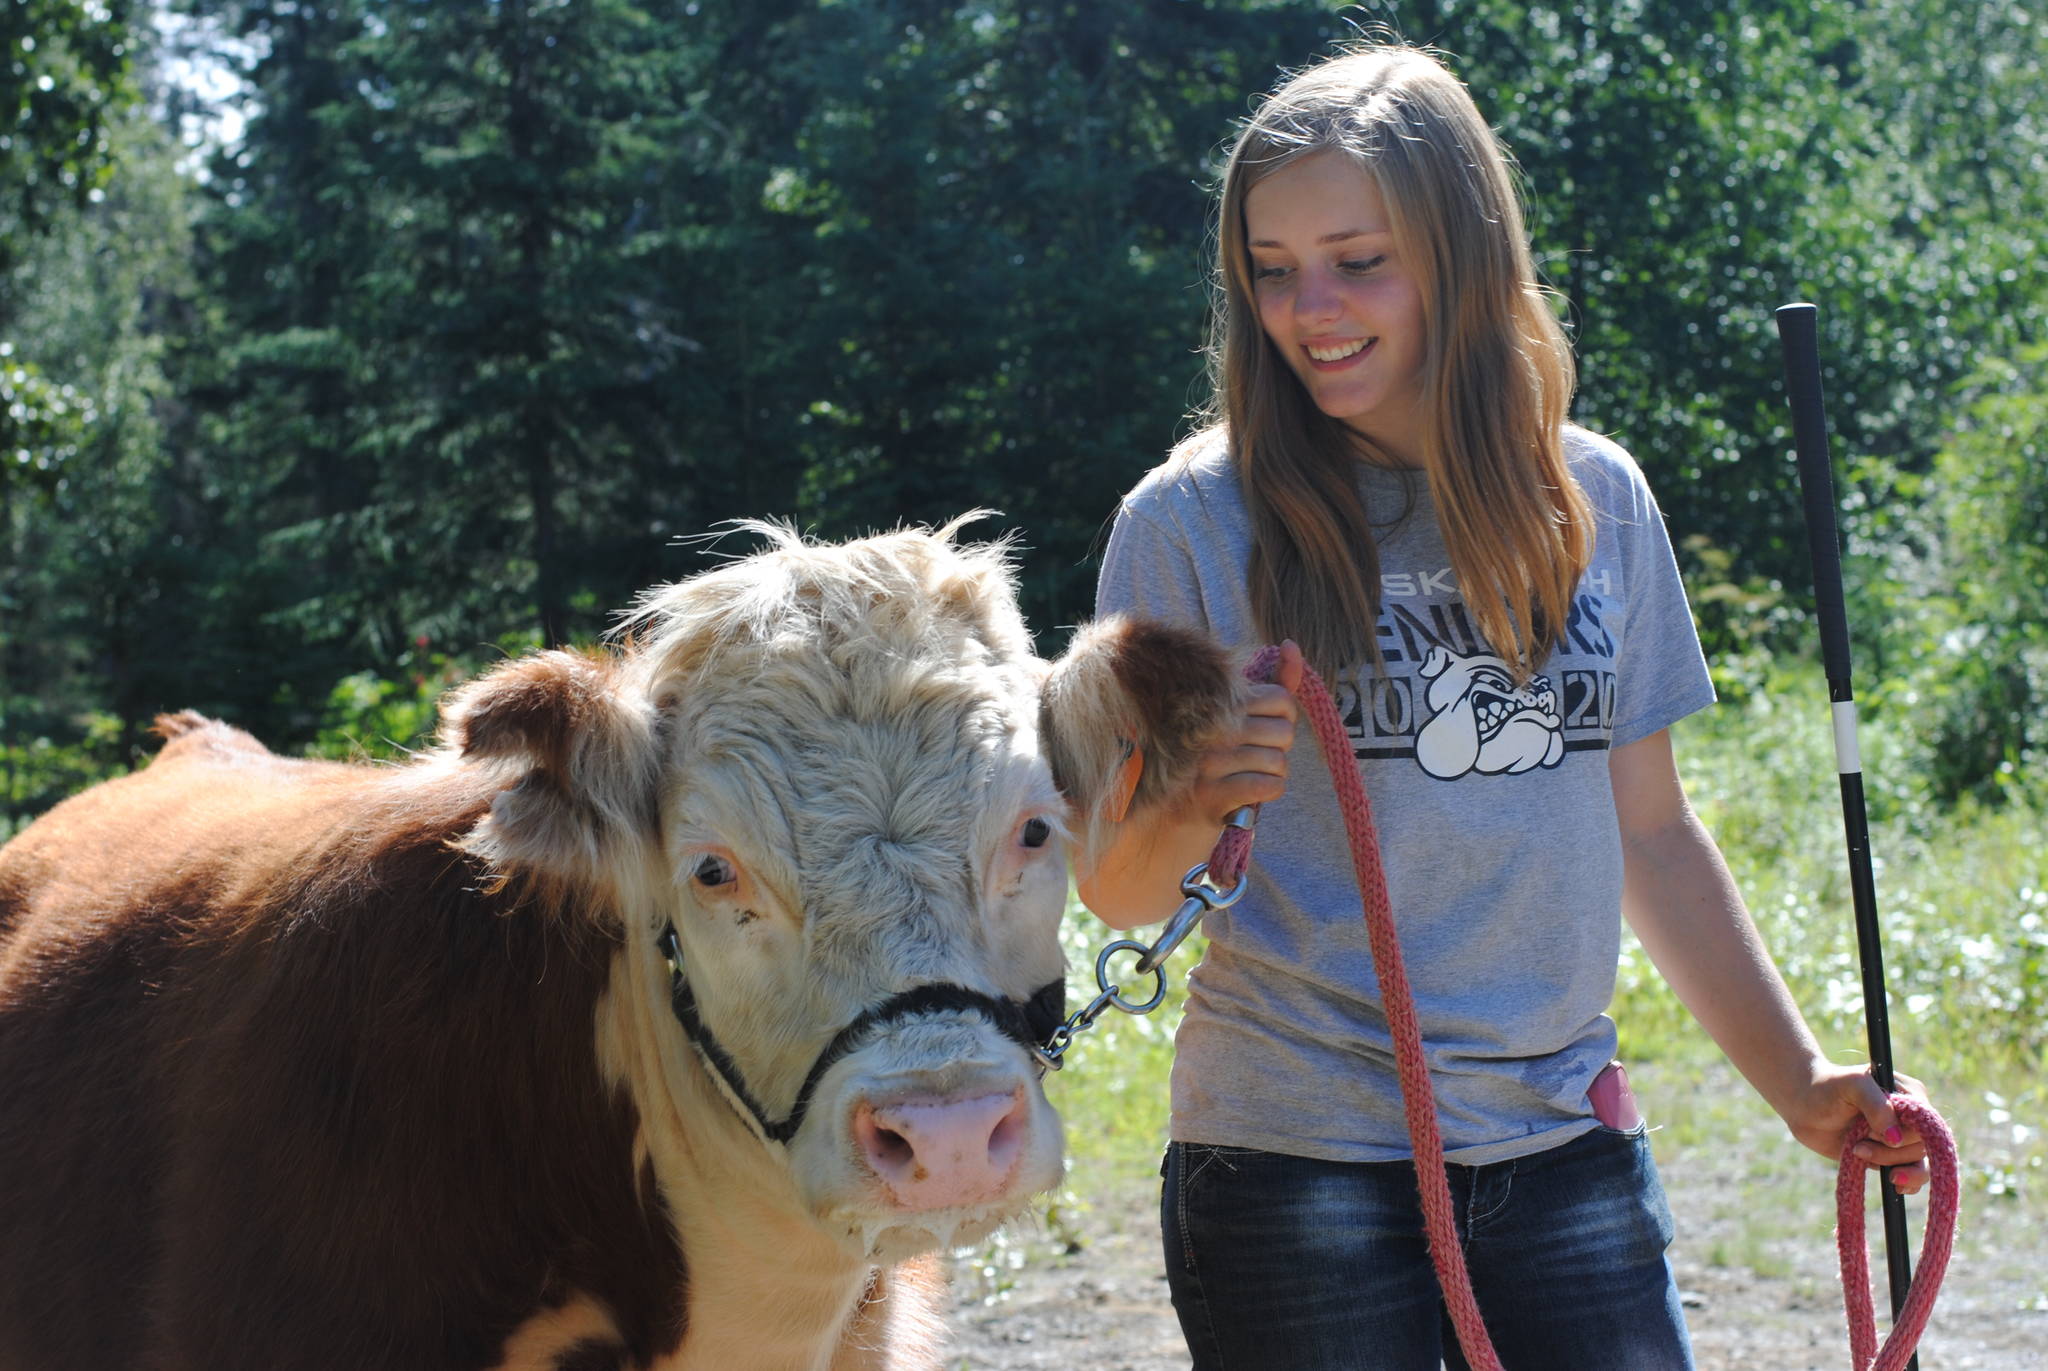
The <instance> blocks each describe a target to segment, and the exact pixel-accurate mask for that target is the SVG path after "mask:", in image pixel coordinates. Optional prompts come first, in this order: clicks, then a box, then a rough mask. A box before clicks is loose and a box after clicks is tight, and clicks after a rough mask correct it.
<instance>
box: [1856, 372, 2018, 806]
mask: <svg viewBox="0 0 2048 1371" xmlns="http://www.w3.org/2000/svg"><path fill="white" fill-rule="evenodd" d="M1962 394H1963V395H1964V397H1965V400H1966V404H1965V407H1964V408H1963V410H1962V417H1961V420H1960V422H1959V423H1958V425H1957V427H1956V429H1955V431H1954V432H1953V433H1952V434H1951V435H1950V437H1949V440H1948V442H1947V443H1946V444H1945V445H1944V446H1943V448H1942V450H1941V452H1940V453H1939V454H1938V455H1937V456H1936V458H1935V460H1934V464H1933V468H1932V470H1931V471H1930V472H1929V473H1928V474H1927V476H1926V477H1925V478H1924V479H1910V478H1907V479H1901V480H1900V481H1899V482H1898V483H1897V485H1896V486H1895V488H1894V489H1893V491H1892V493H1891V497H1890V502H1891V503H1892V504H1894V505H1895V506H1899V507H1901V508H1900V512H1898V513H1895V514H1894V515H1893V516H1892V517H1891V518H1890V519H1888V520H1886V521H1884V523H1883V524H1882V525H1881V527H1882V528H1883V529H1884V531H1885V532H1887V533H1888V534H1889V535H1890V536H1891V538H1892V541H1891V542H1890V543H1889V544H1888V545H1880V546H1878V547H1875V548H1873V549H1871V552H1870V560H1871V561H1872V562H1874V563H1876V564H1877V565H1878V566H1880V567H1881V568H1883V569H1884V572H1885V573H1886V579H1887V584H1886V585H1885V587H1884V589H1885V591H1886V592H1887V593H1886V594H1885V595H1884V603H1883V605H1882V609H1883V610H1884V611H1885V617H1884V624H1885V628H1884V638H1885V641H1886V642H1887V644H1888V646H1889V647H1890V651H1891V656H1890V661H1891V663H1892V665H1893V669H1894V670H1895V671H1897V672H1898V673H1899V674H1900V676H1901V677H1902V678H1903V680H1902V683H1901V684H1900V685H1898V686H1896V687H1894V688H1892V689H1891V690H1890V691H1889V692H1888V694H1887V697H1886V698H1887V702H1888V703H1892V702H1896V705H1897V707H1899V708H1901V709H1904V710H1910V711H1912V712H1913V713H1915V714H1917V715H1919V716H1920V717H1923V718H1926V719H1928V720H1929V721H1930V723H1931V727H1930V728H1928V730H1927V734H1926V746H1925V753H1924V756H1925V762H1924V765H1925V767H1926V770H1927V771H1928V774H1929V775H1930V777H1931V778H1932V781H1933V784H1934V789H1935V793H1936V794H1937V795H1939V796H1940V797H1942V798H1943V799H1945V800H1953V799H1956V798H1958V797H1961V796H1964V795H1970V796H1974V797H1976V798H1978V799H1984V800H1993V801H1996V800H2000V799H2003V798H2006V797H2009V796H2011V795H2013V794H2014V793H2015V792H2016V791H2018V790H2019V789H2021V788H2024V787H2032V788H2033V792H2034V795H2035V797H2036V798H2038V797H2039V796H2040V794H2041V793H2042V791H2041V786H2042V784H2043V782H2044V778H2048V773H2044V772H2043V769H2042V767H2041V761H2042V758H2043V754H2044V751H2048V724H2044V723H2043V720H2044V717H2048V617H2044V615H2043V604H2044V602H2048V601H2044V596H2048V346H2042V347H2035V348H2032V349H2029V350H2028V351H2026V352H2025V353H2023V354H2021V356H2020V357H2019V358H2018V359H2016V360H2014V361H2009V362H2004V361H2002V362H1994V363H1990V364H1987V365H1986V366H1985V367H1983V368H1982V369H1981V370H1980V371H1978V373H1977V374H1976V375H1975V376H1973V377H1972V378H1971V379H1970V380H1969V381H1968V382H1967V383H1966V384H1965V385H1964V387H1963V388H1962ZM1873 617H1875V616H1873Z"/></svg>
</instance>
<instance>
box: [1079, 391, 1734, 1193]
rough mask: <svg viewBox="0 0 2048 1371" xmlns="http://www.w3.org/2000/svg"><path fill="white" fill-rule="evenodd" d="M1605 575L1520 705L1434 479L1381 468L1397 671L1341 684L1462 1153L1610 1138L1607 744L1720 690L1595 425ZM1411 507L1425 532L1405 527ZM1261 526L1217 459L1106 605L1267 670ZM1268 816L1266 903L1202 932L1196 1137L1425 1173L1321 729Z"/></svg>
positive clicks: (1217, 917)
mask: <svg viewBox="0 0 2048 1371" xmlns="http://www.w3.org/2000/svg"><path fill="white" fill-rule="evenodd" d="M1565 448H1566V454H1567V457H1568V460H1569V462H1570V466H1571V471H1572V474H1573V475H1574V477H1575V478H1576V479H1577V480H1578V482H1579V484H1580V486H1581V488H1582V489H1583V490H1584V491H1585V493H1586V497H1587V499H1588V501H1589V502H1590V503H1591V505H1592V507H1593V509H1594V511H1595V520H1596V534H1595V545H1594V551H1593V561H1592V565H1591V566H1590V567H1589V568H1588V569H1587V572H1586V575H1585V578H1584V579H1583V580H1582V581H1581V582H1580V584H1579V588H1578V591H1577V594H1576V595H1575V597H1574V601H1573V608H1572V613H1571V616H1570V621H1569V622H1568V623H1567V624H1566V625H1565V630H1564V633H1563V635H1562V639H1561V641H1560V642H1559V644H1558V647H1557V650H1556V651H1555V652H1553V653H1552V655H1551V656H1550V657H1549V659H1548V660H1546V661H1545V662H1544V664H1543V668H1542V671H1541V673H1540V674H1539V676H1538V678H1537V679H1536V680H1534V681H1532V682H1531V684H1530V685H1529V686H1528V687H1525V688H1523V689H1521V690H1519V691H1518V690H1516V689H1515V688H1514V687H1513V685H1512V683H1511V681H1510V680H1509V678H1508V676H1507V674H1506V672H1505V671H1504V670H1503V668H1502V666H1501V663H1500V660H1499V658H1497V657H1495V656H1494V655H1493V654H1492V652H1491V650H1490V649H1489V648H1488V647H1487V645H1486V643H1485V642H1484V640H1483V639H1481V638H1480V637H1479V636H1478V634H1477V632H1476V630H1475V628H1474V625H1473V621H1472V619H1471V617H1470V615H1469V613H1468V612H1467V609H1466V606H1465V604H1464V601H1463V600H1462V599H1461V598H1460V596H1459V593H1458V589H1457V584H1456V580H1455V578H1454V576H1453V575H1452V572H1451V565H1450V557H1449V555H1448V554H1447V553H1446V551H1445V549H1444V543H1443V538H1442V535H1441V533H1440V532H1439V530H1438V527H1437V520H1436V516H1435V512H1434V508H1433V503H1432V501H1431V499H1430V495H1429V491H1428V486H1427V483H1426V482H1425V481H1424V479H1423V477H1422V475H1421V473H1419V472H1416V473H1409V472H1398V471H1388V470H1385V469H1382V468H1377V467H1371V466H1367V465H1365V464H1363V463H1361V464H1360V466H1359V480H1360V482H1361V489H1362V491H1363V493H1364V495H1365V499H1366V508H1367V510H1368V512H1369V516H1370V518H1371V520H1372V522H1373V524H1374V525H1375V527H1376V529H1377V530H1378V533H1379V538H1380V545H1379V555H1380V571H1381V581H1380V593H1381V611H1380V621H1379V628H1378V634H1379V646H1380V651H1381V653H1382V655H1383V656H1384V659H1385V663H1386V668H1385V674H1384V675H1383V676H1374V675H1373V673H1372V669H1371V668H1370V667H1367V668H1365V669H1364V671H1363V672H1361V673H1359V674H1356V675H1352V676H1350V677H1348V678H1347V679H1343V680H1339V681H1334V682H1331V683H1330V690H1331V694H1332V695H1333V697H1334V698H1335V700H1336V703H1337V707H1338V711H1339V713H1340V714H1342V715H1343V716H1344V718H1345V721H1346V726H1347V728H1348V730H1349V732H1350V735H1351V745H1352V751H1353V752H1354V753H1355V754H1356V763H1357V765H1358V767H1359V770H1360V774H1361V775H1362V776H1363V778H1364V781H1365V786H1366V791H1367V793H1368V795H1370V796H1371V799H1372V805H1373V816H1374V820H1375V822H1376V825H1377V827H1378V829H1379V837H1380V845H1381V851H1382V854H1383V859H1384V863H1385V867H1386V872H1387V883H1388V887H1389V891H1390V893H1391V896H1392V899H1393V909H1394V924H1395V929H1396V931H1397V934H1398V936H1399V939H1400V943H1401V952H1402V958H1403V960H1404V962H1405V964H1406V966H1407V969H1408V976H1409V980H1410V981H1411V983H1412V986H1413V989H1414V993H1415V1001H1416V1008H1417V1011H1418V1013H1419V1016H1420V1019H1421V1023H1422V1034H1423V1041H1424V1044H1425V1050H1426V1053H1427V1056H1428V1059H1429V1067H1430V1075H1431V1078H1432V1080H1433V1082H1434V1083H1435V1087H1436V1092H1437V1101H1438V1109H1439V1112H1440V1118H1441V1121H1442V1128H1443V1136H1444V1144H1445V1148H1446V1155H1447V1156H1448V1157H1449V1158H1450V1159H1451V1160H1452V1161H1455V1162H1459V1163H1463V1164H1467V1165H1478V1164H1482V1163H1487V1162H1494V1161H1501V1160H1505V1159H1507V1158H1510V1157H1516V1156H1521V1155H1524V1154H1527V1153H1531V1152H1536V1151H1540V1150H1543V1149H1545V1148H1549V1147H1555V1146H1557V1145H1559V1144H1561V1143H1564V1142H1566V1141H1569V1140H1570V1139H1571V1138H1573V1137H1576V1136H1577V1135H1579V1134H1580V1133H1583V1132H1585V1131H1587V1130H1588V1129H1590V1128H1591V1127H1593V1124H1594V1121H1593V1118H1592V1116H1591V1113H1590V1109H1589V1106H1588V1105H1587V1102H1586V1088H1587V1086H1588V1085H1589V1084H1590V1083H1591V1082H1592V1079H1593V1077H1594V1075H1595V1074H1597V1073H1598V1072H1599V1070H1600V1069H1601V1067H1603V1066H1604V1065H1606V1063H1607V1061H1608V1060H1609V1058H1610V1057H1611V1056H1612V1055H1613V1052H1614V1045H1615V1032H1614V1023H1613V1021H1612V1020H1611V1019H1609V1018H1608V1017H1607V1015H1606V1013H1605V1010H1606V1008H1607V1005H1608V1002H1609V1001H1610V1000H1611V999H1612V998H1613V993H1614V973H1615V967H1616V965H1617V963H1618V960H1619V957H1620V939H1621V913H1620V911H1621V880H1622V871H1621V842H1620V834H1619V828H1618V825H1617V822H1616V818H1615V809H1614V792H1613V788H1612V785H1611V784H1610V782H1609V778H1608V771H1607V751H1608V749H1609V748H1610V747H1617V746H1620V745H1622V744H1624V743H1629V742H1633V741H1635V740H1636V739H1638V738H1644V737H1648V736H1649V735H1651V734H1653V733H1656V732H1657V731H1659V730H1660V729H1663V728H1666V727H1668V726H1669V725H1671V724H1672V723H1674V722H1675V721H1677V720H1678V719H1680V718H1683V717H1684V716H1685V715H1687V714H1690V713H1691V712H1693V711H1694V710H1696V709H1699V708H1702V707H1703V706H1705V705H1707V704H1710V703H1711V702H1712V701H1713V698H1714V691H1713V686H1712V683H1711V681H1710V680H1709V678H1708V675H1707V669H1706V662H1705V660H1704V659H1703V658H1702V656H1701V653H1700V647H1699V639H1698V637H1697V635H1696V634H1695V632H1694V630H1693V624H1692V618H1691V615H1690V613H1689V611H1688V610H1687V607H1686V603H1685V592H1684V589H1683V587H1682V586H1681V585H1680V583H1679V579H1678V569H1677V565H1676V563H1675V562H1674V561H1673V559H1672V554H1671V544H1670V540H1669V538H1668V537H1667V536H1666V534H1665V531H1664V524H1663V519H1662V517H1661V516H1660V515H1659V513H1658V511H1657V507H1656V504H1655V502H1654V500H1653V499H1652V498H1651V495H1650V491H1649V487H1648V486H1647V485H1646V484H1645V483H1644V480H1643V475H1642V472H1641V471H1640V470H1639V469H1638V468H1637V466H1636V464H1635V462H1634V461H1633V459H1631V458H1630V457H1629V455H1628V454H1627V453H1626V452H1624V451H1622V449H1621V448H1619V447H1617V446H1616V445H1615V444H1613V443H1611V442H1609V441H1607V440H1606V439H1604V438H1600V437H1597V436H1595V435H1593V434H1590V433H1587V432H1585V431H1584V430H1581V429H1577V428H1572V429H1568V430H1567V432H1566V439H1565ZM1404 511H1405V513H1404ZM1250 551H1251V532H1250V522H1249V520H1248V518H1247V517H1246V514H1245V510H1244V505H1243V502H1242V500H1241V498H1240V495H1239V487H1238V479H1237V473H1236V472H1235V470H1234V469H1233V467H1232V465H1231V462H1230V458H1229V455H1228V453H1227V452H1226V451H1225V450H1224V448H1223V446H1222V445H1221V444H1220V443H1211V444H1209V445H1208V446H1206V447H1205V448H1198V449H1197V450H1195V451H1194V452H1192V453H1191V454H1188V455H1185V456H1183V457H1180V458H1176V459H1175V460H1173V461H1170V462H1168V463H1167V464H1165V465H1164V466H1161V467H1159V468H1157V469H1155V470H1154V471H1152V472H1151V473H1150V474H1148V475H1147V476H1146V477H1145V479H1144V480H1143V481H1141V482H1140V483H1139V484H1138V486H1137V488H1136V489H1135V490H1133V491H1132V492H1131V493H1130V495H1129V496H1127V497H1126V498H1125V500H1124V502H1123V507H1122V509H1121V510H1120V511H1119V513H1118V515H1117V520H1116V526H1115V528H1114V530H1113V531H1112V533H1111V535H1110V540H1109V548H1108V551H1107V554H1106V555H1105V557H1104V561H1103V566H1102V578H1101V581H1100V584H1099V586H1098V590H1097V605H1096V607H1097V611H1098V613H1102V614H1108V613H1112V612H1115V611H1120V610H1121V611H1128V612H1133V613H1140V614H1146V615H1149V616H1152V617H1154V618H1160V619H1166V620H1170V621H1173V622H1177V623H1185V624H1193V625H1197V626H1200V627H1202V628H1206V629H1208V630H1209V631H1210V632H1211V633H1213V634H1215V635H1216V636H1217V637H1218V638H1219V639H1220V640H1221V641H1223V642H1224V643H1226V644H1228V645H1230V646H1231V647H1232V648H1233V649H1236V650H1239V651H1241V652H1242V653H1243V654H1245V655H1246V656H1248V655H1249V654H1250V653H1251V651H1253V650H1254V649H1256V648H1257V647H1259V646H1261V645H1262V644H1261V643H1260V641H1259V638H1258V634H1257V631H1256V629H1255V628H1254V627H1253V623H1252V615H1251V604H1250V599H1249V596H1248V594H1247V592H1246V588H1245V571H1246V566H1247V563H1248V561H1249V558H1250ZM1289 770H1290V775H1289V781H1288V791H1287V794H1286V795H1285V796H1284V797H1283V798H1282V799H1280V800H1278V801H1275V802H1274V803H1272V804H1269V805H1267V806H1265V808H1264V810H1263V812H1262V813H1261V815H1260V817H1259V824H1258V835H1257V841H1256V843H1255V844H1254V847H1253V853H1252V866H1251V886H1250V888H1249V889H1248V890H1247V891H1246V893H1245V896H1244V899H1243V900H1242V901H1241V902H1240V903H1239V904H1238V905H1237V906H1236V907H1234V908H1232V909H1229V910H1224V911H1220V912H1218V913H1216V914H1212V915H1210V916H1209V917H1208V918H1207V919H1206V920H1205V922H1204V925H1203V926H1204V931H1205V932H1206V933H1207V934H1208V937H1209V949H1208V952H1207V954H1206V955H1205V956H1204V957H1203V959H1202V963H1201V965H1200V966H1199V967H1197V968H1196V969H1195V970H1194V972H1193V973H1192V974H1191V976H1190V978H1189V990H1188V1000H1187V1012H1186V1016H1185V1017H1184V1018H1183V1020H1182V1022H1181V1027H1180V1032H1179V1036H1178V1038H1177V1040H1176V1052H1175V1060H1174V1067H1173V1124H1172V1132H1173V1136H1174V1137H1175V1138H1177V1139H1179V1140H1181V1141H1184V1142H1196V1143H1210V1144H1217V1145H1224V1146H1238V1147H1256V1148H1261V1149H1264V1150H1267V1151H1274V1152H1285V1153H1290V1154H1294V1155H1299V1156H1309V1157H1321V1158H1328V1159H1332V1160H1339V1161H1387V1160H1393V1159H1397V1158H1403V1157H1406V1156H1408V1155H1409V1147H1408V1135H1407V1129H1406V1125H1405V1124H1404V1122H1403V1118H1402V1112H1401V1092H1400V1084H1399V1081H1398V1079H1397V1077H1396V1074H1395V1067H1394V1057H1393V1049H1392V1043H1391V1039H1390V1037H1389V1035H1388V1032H1387V1024H1386V1019H1385V1017H1384V1015H1383V1014H1382V1012H1381V1009H1380V1000H1379V990H1378V985H1377V981H1376V980H1375V977H1374V974H1373V970H1372V963H1371V956H1370V952H1369V950H1368V947H1367V942H1366V934H1365V924H1364V916H1363V912H1362V905H1361V902H1360V899H1359V894H1358V889H1357V886H1356V883H1355V880H1354V877H1353V874H1352V870H1351V863H1350V856H1349V851H1350V846H1349V841H1348V839H1347V838H1346V836H1345V833H1344V826H1343V820H1342V818H1341V816H1340V814H1339V812H1338V808H1337V803H1336V799H1335V796H1334V793H1333V790H1332V787H1331V783H1330V777H1329V772H1328V770H1327V765H1326V763H1325V762H1324V761H1323V759H1322V757H1321V754H1320V750H1319V749H1318V748H1317V746H1316V742H1315V738H1314V735H1313V733H1312V732H1311V731H1310V730H1309V729H1308V728H1307V727H1306V726H1304V727H1303V728H1302V729H1301V731H1300V732H1299V733H1298V734H1297V741H1296V746H1295V750H1294V755H1293V757H1292V759H1291V764H1290V768H1289Z"/></svg>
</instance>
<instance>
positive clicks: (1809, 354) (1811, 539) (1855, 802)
mask: <svg viewBox="0 0 2048 1371" xmlns="http://www.w3.org/2000/svg"><path fill="white" fill-rule="evenodd" d="M1819 313H1820V312H1819V310H1817V309H1816V308H1814V306H1812V305H1807V304H1794V305H1783V306H1780V307H1779V309H1778V341H1779V343H1780V345H1781V346H1782V347H1783V349H1784V354H1785V391H1786V396H1787V398H1788V399H1789V400H1790V401H1791V405H1792V442H1793V446H1794V447H1795V448H1796V449H1797V451H1798V454H1799V491H1800V495H1801V497H1802V499H1803V500H1804V502H1805V505H1806V543H1807V548H1808V551H1809V552H1810V553H1811V554H1812V557H1813V598H1814V602H1815V605H1814V607H1815V609H1816V610H1817V611H1818V613H1819V616H1820V651H1821V661H1822V663H1823V665H1824V666H1825V668H1826V671H1827V677H1828V699H1829V700H1830V701H1831V702H1832V707H1833V712H1834V722H1835V769H1836V770H1837V771H1838V772H1839V773H1840V774H1841V782H1842V827H1843V830H1844V832H1845V833H1846V834H1847V837H1848V842H1849V888H1850V893H1851V895H1852V896H1853V897H1854V900H1855V904H1856V952H1857V958H1858V960H1859V961H1860V963H1861V964H1862V968H1863V1023H1864V1029H1865V1033H1866V1035H1867V1037H1868V1040H1869V1044H1870V1074H1871V1075H1872V1076H1873V1077H1875V1078H1876V1080H1877V1084H1878V1086H1879V1088H1881V1089H1882V1090H1884V1091H1885V1092H1886V1093H1887V1094H1889V1093H1890V1092H1891V1089H1892V1034H1891V1024H1890V1021H1889V1020H1888V1019H1887V1017H1886V1014H1885V988H1884V953H1883V951H1882V949H1881V948H1880V946H1879V938H1878V926H1877V888H1876V884H1875V882H1874V881H1873V880H1872V878H1871V872H1870V827H1869V821H1868V818H1867V816H1866V814H1865V812H1864V806H1863V762H1862V758H1861V756H1860V754H1859V753H1858V750H1857V745H1856V695H1855V692H1854V691H1853V690H1852V689H1851V688H1850V681H1849V615H1848V611H1847V610H1846V609H1845V607H1844V605H1843V602H1842V553H1841V544H1840V541H1839V540H1840V535H1839V534H1838V533H1837V532H1836V530H1835V477H1834V469H1833V463H1832V461H1831V460H1830V458H1829V456H1828V421H1827V410H1826V406H1825V404H1824V403H1823V401H1822V397H1821V385H1820V339H1819V329H1818V320H1819ZM1878 1190H1879V1192H1880V1196H1881V1200H1882V1203H1883V1206H1884V1249H1885V1264H1886V1266H1887V1268H1888V1270H1889V1273H1890V1276H1891V1296H1892V1317H1893V1318H1894V1319H1896V1318H1898V1315H1899V1309H1900V1307H1901V1306H1903V1305H1904V1304H1905V1302H1906V1290H1907V1287H1909V1286H1910V1285H1911V1284H1912V1283H1913V1257H1912V1252H1911V1250H1910V1248H1909V1246H1908V1239H1907V1236H1906V1200H1905V1196H1903V1195H1901V1194H1899V1192H1898V1191H1897V1190H1896V1189H1894V1188H1893V1187H1892V1168H1890V1167H1885V1168H1884V1178H1883V1180H1882V1181H1881V1182H1880V1183H1879V1185H1878ZM1919 1365H1920V1358H1919V1357H1918V1356H1917V1355H1916V1356H1915V1357H1914V1358H1913V1359H1912V1360H1911V1361H1909V1362H1907V1363H1906V1367H1907V1371H1918V1368H1919Z"/></svg>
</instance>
